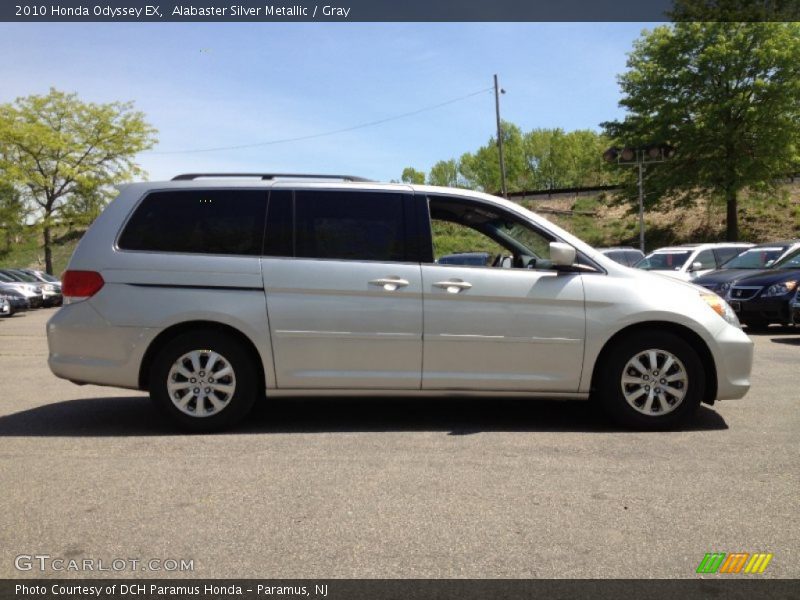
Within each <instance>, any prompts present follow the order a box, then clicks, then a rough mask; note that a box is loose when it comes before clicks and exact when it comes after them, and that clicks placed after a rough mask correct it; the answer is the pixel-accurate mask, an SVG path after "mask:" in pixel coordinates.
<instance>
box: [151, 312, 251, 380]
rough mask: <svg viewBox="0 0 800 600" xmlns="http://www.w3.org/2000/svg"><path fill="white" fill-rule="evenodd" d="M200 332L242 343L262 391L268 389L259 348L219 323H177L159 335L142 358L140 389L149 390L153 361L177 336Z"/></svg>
mask: <svg viewBox="0 0 800 600" xmlns="http://www.w3.org/2000/svg"><path fill="white" fill-rule="evenodd" d="M198 330H211V331H215V332H219V333H225V334H228V335H230V336H232V337H234V338H236V339H237V340H238V341H239V342H241V344H242V346H243V347H244V348H245V349H246V351H247V353H248V354H249V355H250V356H251V357H252V359H253V363H254V364H255V366H256V369H257V373H258V380H259V382H260V383H261V388H262V390H263V389H264V388H265V387H266V381H267V379H266V373H265V372H264V363H263V362H262V360H261V354H260V353H259V351H258V348H256V345H255V344H254V343H253V340H251V339H250V338H249V337H248V336H247V335H245V334H244V333H242V332H241V331H240V330H238V329H236V328H235V327H232V326H230V325H226V324H225V323H220V322H218V321H184V322H182V323H176V324H174V325H171V326H169V327H167V328H166V329H165V330H164V331H162V332H161V333H159V334H158V335H157V336H156V337H155V338H154V339H153V341H152V342H150V345H149V346H148V347H147V350H146V351H145V353H144V356H143V357H142V362H141V364H140V365H139V389H141V390H148V388H149V384H150V382H149V375H150V369H151V367H152V366H153V360H154V359H155V357H156V356H157V355H158V353H159V351H160V350H161V349H162V348H163V347H164V346H165V345H166V344H168V343H169V342H170V341H171V340H173V339H175V338H176V337H177V336H179V335H181V334H183V333H186V332H188V331H198Z"/></svg>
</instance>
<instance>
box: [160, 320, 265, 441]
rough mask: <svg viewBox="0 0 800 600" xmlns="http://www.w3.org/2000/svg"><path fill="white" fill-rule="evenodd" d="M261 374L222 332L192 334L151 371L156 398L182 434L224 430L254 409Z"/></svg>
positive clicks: (164, 352) (173, 344) (172, 346)
mask: <svg viewBox="0 0 800 600" xmlns="http://www.w3.org/2000/svg"><path fill="white" fill-rule="evenodd" d="M260 389H261V388H260V386H259V385H258V371H257V369H256V367H255V364H254V362H253V359H252V357H251V356H250V355H249V353H248V352H247V351H246V349H245V348H244V347H243V346H242V344H241V343H240V342H239V341H238V340H236V339H235V338H233V337H232V336H229V335H227V334H224V333H220V332H217V331H213V330H209V331H205V330H203V331H191V332H187V333H184V334H181V335H179V336H178V337H176V338H175V339H173V340H171V341H170V342H169V343H167V344H166V346H164V348H162V349H161V351H160V352H159V353H158V355H157V356H156V358H155V360H154V361H153V367H152V369H151V372H150V397H151V398H152V399H153V401H154V402H155V403H156V404H157V405H158V406H159V407H160V408H161V409H162V410H163V411H164V412H166V413H167V415H169V416H170V417H171V419H172V421H173V422H175V423H176V424H177V425H178V426H180V427H181V428H182V429H186V430H188V431H194V432H209V431H218V430H221V429H225V428H227V427H230V426H232V425H234V424H235V423H237V422H238V421H240V420H241V419H242V418H243V417H244V416H245V415H247V413H248V412H249V411H250V409H251V408H252V406H253V403H254V402H255V400H256V397H257V395H258V391H259V390H260Z"/></svg>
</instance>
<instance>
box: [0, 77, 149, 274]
mask: <svg viewBox="0 0 800 600" xmlns="http://www.w3.org/2000/svg"><path fill="white" fill-rule="evenodd" d="M155 133H156V130H155V129H154V128H153V127H151V126H150V125H149V124H148V123H147V122H146V121H145V119H144V115H143V114H142V113H141V112H137V111H134V110H133V105H132V103H129V102H128V103H125V102H112V103H109V104H95V103H91V102H83V101H81V100H80V99H79V98H78V96H77V95H76V94H67V93H64V92H59V91H57V90H55V89H51V90H50V92H49V93H48V94H47V95H44V96H27V97H25V98H18V99H17V100H16V101H15V102H14V103H11V104H3V105H0V178H2V179H3V180H5V181H8V182H10V183H12V184H14V185H15V186H16V187H17V188H18V189H19V190H20V191H21V192H22V193H23V199H24V200H25V201H26V202H29V203H30V204H31V205H32V206H34V207H35V208H36V209H37V211H38V213H39V214H38V215H37V216H38V217H40V218H41V227H42V238H43V243H44V255H45V268H46V269H47V272H48V273H52V270H53V262H52V249H51V243H52V229H53V227H54V225H55V224H57V223H58V222H59V219H60V218H61V217H62V216H63V214H64V213H65V212H66V213H72V214H74V212H75V210H76V208H77V206H78V205H79V203H80V202H81V201H84V202H85V201H86V199H87V193H90V194H91V195H92V197H93V198H94V199H95V200H96V199H97V197H98V196H97V195H98V194H102V190H104V189H107V188H108V187H109V186H111V185H113V184H116V183H120V182H123V181H127V180H130V179H131V178H133V177H135V176H140V175H141V174H142V173H143V171H142V170H141V169H140V168H139V167H138V166H137V165H136V163H135V162H134V161H133V158H134V156H135V155H136V153H137V152H141V151H143V150H147V149H149V148H152V146H153V144H154V143H155V141H156V140H155Z"/></svg>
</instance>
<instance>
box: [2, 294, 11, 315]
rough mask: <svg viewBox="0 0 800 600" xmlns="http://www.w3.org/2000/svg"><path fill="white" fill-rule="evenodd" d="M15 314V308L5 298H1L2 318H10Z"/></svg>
mask: <svg viewBox="0 0 800 600" xmlns="http://www.w3.org/2000/svg"><path fill="white" fill-rule="evenodd" d="M13 314H14V307H13V306H11V302H9V301H8V300H7V299H6V298H4V297H3V296H0V317H10V316H11V315H13Z"/></svg>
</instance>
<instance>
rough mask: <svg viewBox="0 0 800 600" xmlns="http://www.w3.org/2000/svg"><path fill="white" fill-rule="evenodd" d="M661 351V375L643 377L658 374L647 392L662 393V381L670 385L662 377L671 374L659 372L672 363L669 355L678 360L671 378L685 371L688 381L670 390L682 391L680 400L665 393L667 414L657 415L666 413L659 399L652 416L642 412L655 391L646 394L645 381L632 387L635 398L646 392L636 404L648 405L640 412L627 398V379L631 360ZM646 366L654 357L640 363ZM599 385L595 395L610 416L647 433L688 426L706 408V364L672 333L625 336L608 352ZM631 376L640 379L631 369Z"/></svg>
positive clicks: (629, 390) (680, 382)
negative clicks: (703, 406)
mask: <svg viewBox="0 0 800 600" xmlns="http://www.w3.org/2000/svg"><path fill="white" fill-rule="evenodd" d="M653 349H654V350H657V351H660V352H661V353H660V354H657V356H656V364H657V365H660V366H657V367H656V370H655V371H648V372H647V373H646V374H645V375H642V377H648V378H652V377H653V373H654V372H655V373H658V375H657V378H658V379H657V381H656V382H655V384H654V385H653V386H648V387H647V390H650V389H651V387H652V389H653V390H654V391H655V390H656V389H659V390H661V389H662V388H661V387H658V388H657V387H656V386H659V385H663V384H661V383H660V382H661V381H666V379H662V378H663V377H664V376H665V374H664V373H663V372H658V369H659V368H661V367H663V366H664V365H665V363H666V360H667V358H668V357H667V353H668V354H670V355H672V357H674V358H676V359H677V361H673V363H672V366H670V367H669V374H668V375H667V377H671V376H673V375H675V374H676V373H678V371H680V370H681V367H682V368H683V373H684V374H685V379H686V381H685V383H684V382H683V381H676V382H674V383H668V384H667V385H668V386H675V388H673V387H669V388H666V389H670V390H672V389H678V390H679V391H682V392H683V397H682V398H681V399H680V400H678V398H677V396H673V395H671V394H668V393H667V392H662V396H663V398H664V399H665V400H666V406H664V407H663V410H664V414H660V415H659V414H653V412H652V411H654V410H662V403H661V399H660V397H655V399H654V400H653V401H651V411H650V413H649V414H645V412H641V411H644V410H646V407H645V406H644V404H645V402H646V401H647V398H648V396H650V392H649V391H647V392H644V391H643V390H644V389H645V387H644V384H646V383H649V382H648V381H643V384H642V386H639V385H638V384H626V388H625V389H627V390H628V393H629V394H634V393H636V392H638V391H640V390H642V391H643V394H644V396H643V397H639V398H637V399H635V400H633V402H634V404H636V403H638V402H640V401H641V403H642V406H640V407H639V409H638V410H637V408H634V406H632V405H631V404H630V403H629V402H628V400H626V398H625V395H624V393H623V381H622V377H623V375H624V374H626V373H625V367H626V366H628V365H629V361H631V360H633V359H634V358H635V357H637V356H638V355H641V354H642V353H645V352H646V351H648V350H653ZM640 364H642V365H643V366H645V367H649V354H647V355H644V357H642V359H641V360H640ZM598 369H599V371H598V377H597V386H596V389H595V396H596V398H597V400H598V401H599V403H600V404H601V406H602V407H603V409H604V410H605V412H606V414H608V415H609V416H610V417H611V418H612V419H613V420H614V421H615V422H616V423H618V424H620V425H623V426H625V427H630V428H633V429H640V430H645V431H657V430H664V429H673V428H675V427H678V426H680V425H681V424H683V423H685V422H686V421H687V420H688V419H690V418H691V417H692V415H693V414H694V413H695V411H696V410H697V408H698V406H700V402H701V401H702V399H703V393H704V390H705V369H704V368H703V362H702V361H701V360H700V357H699V356H698V354H697V352H696V351H695V350H694V349H693V348H692V347H691V345H689V344H688V343H687V342H686V341H685V340H684V339H683V338H681V337H679V336H677V335H675V334H673V333H669V332H666V331H657V330H656V331H651V332H647V331H638V332H635V333H633V334H631V335H629V336H626V337H625V338H623V339H621V340H619V341H618V342H617V343H616V344H615V345H614V347H613V348H610V351H609V352H607V353H605V357H604V359H603V362H602V364H599V365H598ZM627 375H635V376H637V377H638V375H639V374H638V370H637V369H632V370H629V372H628V373H627Z"/></svg>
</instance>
